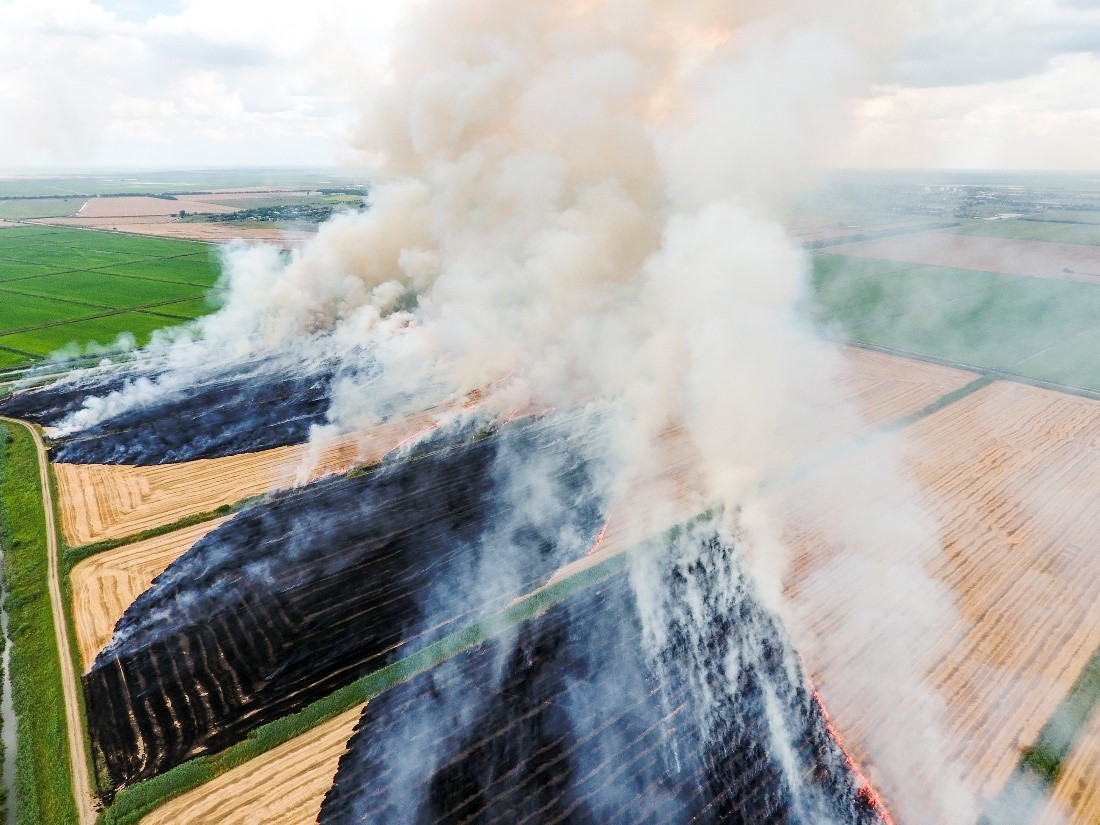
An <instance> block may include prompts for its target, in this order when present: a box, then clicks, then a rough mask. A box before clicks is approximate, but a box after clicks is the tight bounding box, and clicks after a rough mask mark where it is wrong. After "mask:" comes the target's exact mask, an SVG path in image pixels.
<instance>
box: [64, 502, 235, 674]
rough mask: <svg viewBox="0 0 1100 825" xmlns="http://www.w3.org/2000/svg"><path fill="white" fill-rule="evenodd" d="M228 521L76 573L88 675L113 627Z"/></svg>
mask: <svg viewBox="0 0 1100 825" xmlns="http://www.w3.org/2000/svg"><path fill="white" fill-rule="evenodd" d="M227 520H228V517H226V518H220V519H213V520H212V521H205V522H203V523H201V524H196V525H193V526H191V527H184V528H183V529H181V530H174V531H172V532H171V533H165V534H164V535H162V536H156V537H154V538H151V539H146V540H145V541H139V542H135V543H134V544H127V545H124V546H122V547H119V548H117V549H115V550H110V551H107V552H104V553H98V554H96V555H94V556H92V557H91V558H88V559H85V560H84V561H82V562H80V563H79V564H78V565H76V566H75V567H74V568H73V570H72V572H71V573H70V574H69V577H70V580H71V581H72V599H73V615H74V620H75V623H76V638H77V644H78V645H79V647H80V659H81V662H82V663H83V665H84V670H85V671H86V670H88V668H89V667H91V664H92V661H93V660H94V659H95V657H96V654H97V653H99V651H100V650H102V649H103V647H104V646H105V645H106V644H107V642H109V641H110V640H111V635H112V634H113V633H114V629H115V624H116V623H117V622H118V620H119V619H120V618H122V614H123V613H124V612H125V611H126V608H127V607H129V606H130V605H131V604H133V601H134V599H136V598H137V597H138V596H140V595H141V594H142V593H144V592H145V591H146V590H147V589H148V588H149V585H150V584H152V581H153V579H154V578H156V577H157V576H158V575H160V574H161V573H163V572H164V570H165V568H167V567H168V565H170V564H171V563H172V562H173V561H175V560H176V559H177V558H179V556H180V555H182V554H183V553H186V552H187V550H188V548H190V547H191V545H193V544H194V543H195V542H197V541H198V540H199V539H201V538H202V537H203V536H205V535H206V534H207V533H209V532H210V531H211V530H213V529H215V528H216V527H218V526H219V525H221V524H223V523H224V522H225V521H227Z"/></svg>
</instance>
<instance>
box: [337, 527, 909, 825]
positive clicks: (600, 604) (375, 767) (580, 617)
mask: <svg viewBox="0 0 1100 825" xmlns="http://www.w3.org/2000/svg"><path fill="white" fill-rule="evenodd" d="M692 544H694V545H695V546H694V547H692V546H688V545H692ZM685 548H686V549H687V555H686V556H685V555H683V551H684V550H685ZM739 554H740V551H739V550H738V549H737V548H736V547H735V546H733V545H731V544H730V543H728V542H725V541H723V540H722V539H720V538H719V536H718V535H717V534H710V535H692V536H689V537H687V538H686V539H685V538H681V539H680V540H679V541H678V542H673V546H672V547H670V548H668V549H667V552H666V553H665V554H664V557H663V558H662V559H660V560H659V561H658V562H657V564H656V569H655V570H654V571H652V572H653V573H655V574H656V576H657V577H658V579H659V582H658V584H659V590H660V592H661V593H663V594H664V596H663V597H657V600H658V601H663V602H664V607H665V608H667V609H669V610H671V611H672V615H671V616H670V617H668V618H671V621H669V622H668V623H667V629H668V631H669V632H668V633H667V635H663V638H660V639H655V638H652V636H651V634H648V633H647V629H646V628H647V624H651V622H652V621H653V620H654V619H655V618H657V617H656V616H653V615H652V611H653V608H652V606H651V605H650V604H649V600H650V599H651V598H653V597H654V596H655V594H654V593H647V592H646V591H647V586H646V585H645V584H644V583H640V582H638V581H633V582H632V581H631V579H630V577H628V575H627V574H618V575H617V576H615V577H614V578H613V579H611V580H609V581H606V582H604V583H602V584H600V585H598V586H596V587H594V588H591V589H589V590H586V591H581V592H579V593H575V594H573V595H572V596H570V597H569V598H568V599H567V600H566V601H565V602H563V603H561V604H559V605H557V606H555V607H553V608H551V609H550V610H549V611H548V612H546V613H545V614H543V615H542V616H540V617H538V618H536V619H533V620H531V621H528V622H527V623H525V624H524V625H522V626H520V627H519V628H518V629H516V630H515V631H514V633H512V634H510V635H509V636H508V637H507V638H502V639H497V640H492V641H489V642H486V643H484V644H482V645H480V646H479V647H477V648H474V649H471V650H469V651H467V652H466V653H464V654H461V655H460V656H458V657H457V658H455V659H453V660H451V661H448V662H446V663H444V664H443V665H441V666H440V667H438V668H436V669H435V670H433V671H431V672H429V673H426V674H424V675H422V676H420V677H418V678H416V679H414V680H412V681H410V682H407V683H405V684H402V685H400V686H398V687H397V688H395V689H393V690H391V691H389V692H388V693H386V694H384V695H383V696H381V697H379V698H377V699H375V700H373V701H371V702H370V703H369V704H368V705H367V706H366V708H365V709H364V711H363V714H362V717H361V719H360V722H359V724H358V726H357V728H356V733H355V735H354V737H353V738H352V740H351V743H350V745H349V749H348V751H347V752H346V753H345V755H344V757H343V758H342V760H341V762H340V767H339V771H338V773H337V776H336V779H335V782H334V784H333V786H332V788H331V789H330V791H329V793H328V795H327V796H326V799H325V802H324V806H323V808H322V811H321V816H320V818H319V821H320V822H321V823H322V825H345V823H353V822H354V823H383V822H384V823H424V824H425V825H427V823H432V825H444V824H446V825H457V823H490V822H511V823H519V822H529V823H546V822H559V823H578V824H579V823H631V825H633V824H634V823H688V822H696V823H738V824H741V823H744V825H749V823H751V824H752V825H762V823H788V824H789V825H794V823H805V825H825V824H826V823H860V825H872V823H884V822H888V821H889V819H888V817H887V816H886V815H885V814H884V812H883V811H882V809H881V808H880V807H879V804H878V802H877V800H876V799H875V797H874V794H873V792H872V791H871V790H870V788H869V787H868V786H867V785H866V784H865V782H864V780H863V779H862V777H860V776H859V775H858V774H857V773H855V772H854V771H853V769H852V767H851V765H850V763H849V761H848V760H847V758H846V756H845V754H844V752H843V750H842V749H841V747H840V745H839V743H838V742H837V741H836V739H835V737H834V735H833V733H832V730H831V728H830V726H829V724H828V722H827V718H826V717H825V715H824V712H823V710H822V708H821V705H820V703H819V701H818V699H817V697H816V695H815V694H814V692H813V690H812V688H811V687H810V685H809V683H808V681H807V680H806V676H805V674H804V673H803V671H802V668H801V666H800V663H799V660H798V657H797V655H796V654H795V653H794V651H793V648H792V647H791V644H790V641H789V640H788V638H787V637H786V635H785V633H784V631H783V630H782V628H781V627H780V626H779V624H778V623H777V622H776V620H775V619H774V618H773V617H772V616H771V615H770V614H769V613H768V611H767V610H766V609H764V608H763V607H762V605H761V603H760V602H759V600H758V598H757V597H756V595H755V593H754V588H753V587H752V585H751V582H750V581H749V579H748V577H747V575H746V574H745V572H744V571H743V570H742V569H741V562H740V559H739ZM731 577H732V579H734V580H736V581H737V582H738V583H739V585H738V587H737V588H736V593H735V595H734V596H733V597H732V599H731V597H730V594H729V593H720V592H718V588H717V586H716V585H715V584H714V583H715V582H716V581H722V582H725V581H728V580H730V578H731ZM693 608H701V610H693ZM728 608H732V609H728ZM647 614H649V615H647ZM700 661H705V662H706V665H705V667H704V669H702V670H698V669H696V667H695V666H696V665H697V664H698V663H699V662H700ZM731 672H733V673H735V674H736V675H735V676H734V677H733V678H729V676H730V673H731Z"/></svg>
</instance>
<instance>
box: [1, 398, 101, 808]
mask: <svg viewBox="0 0 1100 825" xmlns="http://www.w3.org/2000/svg"><path fill="white" fill-rule="evenodd" d="M0 421H3V422H4V423H6V424H15V425H18V426H20V427H23V428H24V429H26V430H27V431H28V432H29V433H30V434H31V438H33V439H34V446H35V450H36V451H37V452H38V477H39V481H40V483H41V485H42V510H43V514H44V515H45V518H46V559H47V566H48V576H47V585H48V587H49V591H50V612H51V613H52V614H53V629H54V636H55V638H56V640H57V658H58V660H59V664H60V666H61V691H62V695H63V696H64V699H65V728H66V731H67V733H68V738H69V762H70V765H71V769H72V777H73V800H74V802H75V803H76V811H77V821H78V822H79V823H80V825H94V823H95V820H96V811H95V807H94V806H93V804H92V780H91V774H90V773H89V771H88V753H87V750H86V748H85V746H84V731H83V729H82V726H81V721H80V694H79V693H78V691H77V683H76V672H75V670H74V668H73V656H72V648H71V647H70V646H69V628H68V625H67V623H66V622H65V606H64V602H63V601H62V597H61V579H60V575H59V573H58V567H59V565H58V555H59V551H58V547H57V525H56V523H55V521H54V515H53V495H52V494H51V492H50V474H49V460H48V459H47V457H46V445H45V444H44V443H43V442H42V435H41V434H40V433H39V432H38V430H37V429H36V428H35V427H34V426H32V425H31V424H28V423H27V422H26V421H20V420H18V419H15V418H3V417H0Z"/></svg>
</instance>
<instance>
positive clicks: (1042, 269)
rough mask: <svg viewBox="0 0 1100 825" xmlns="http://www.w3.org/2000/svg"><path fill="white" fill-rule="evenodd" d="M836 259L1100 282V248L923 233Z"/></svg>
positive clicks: (846, 247)
mask: <svg viewBox="0 0 1100 825" xmlns="http://www.w3.org/2000/svg"><path fill="white" fill-rule="evenodd" d="M827 251H828V252H829V253H831V254H836V255H853V256H855V257H858V258H880V259H882V260H886V261H902V262H904V263H912V264H927V265H932V266H946V267H953V268H956V269H976V270H980V271H982V272H1003V273H1007V274H1009V275H1030V276H1032V277H1036V278H1061V279H1064V280H1072V281H1083V282H1085V283H1100V247H1097V246H1087V245H1084V244H1068V243H1053V242H1051V241H1032V240H1017V239H1014V238H987V237H983V236H981V235H956V234H953V233H951V232H921V233H918V234H913V235H899V236H897V237H893V238H881V239H879V240H875V241H864V242H862V243H852V244H842V245H840V246H833V247H829V249H828V250H827Z"/></svg>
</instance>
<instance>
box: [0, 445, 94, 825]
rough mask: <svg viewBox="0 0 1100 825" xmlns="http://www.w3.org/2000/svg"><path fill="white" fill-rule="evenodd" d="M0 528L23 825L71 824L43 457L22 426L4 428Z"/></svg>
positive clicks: (0, 459) (73, 810)
mask: <svg viewBox="0 0 1100 825" xmlns="http://www.w3.org/2000/svg"><path fill="white" fill-rule="evenodd" d="M0 473H2V478H0V491H2V495H0V522H2V529H3V533H2V535H3V544H4V575H5V577H6V579H7V583H8V588H9V593H8V601H7V608H8V616H9V629H10V633H11V641H12V652H11V678H12V700H13V702H14V705H15V713H16V716H17V718H18V724H17V747H16V776H15V792H16V800H15V801H16V812H17V815H18V820H19V822H24V823H32V822H33V823H42V825H52V823H58V825H69V823H72V822H75V821H76V804H75V802H74V800H73V795H72V774H71V770H70V766H69V747H68V736H67V733H66V728H65V704H64V699H63V696H62V692H61V667H60V662H59V659H58V650H57V641H56V636H55V634H54V628H53V617H52V614H51V610H50V600H49V591H48V588H47V581H46V579H47V557H46V553H47V545H46V525H45V519H44V517H43V510H42V490H41V487H40V486H39V467H38V453H37V451H36V449H35V445H34V440H33V439H32V438H31V435H30V433H28V432H27V431H26V430H24V429H23V428H22V427H12V426H7V425H0Z"/></svg>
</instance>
